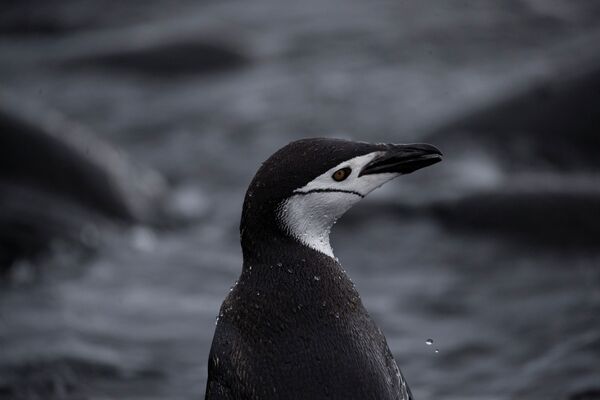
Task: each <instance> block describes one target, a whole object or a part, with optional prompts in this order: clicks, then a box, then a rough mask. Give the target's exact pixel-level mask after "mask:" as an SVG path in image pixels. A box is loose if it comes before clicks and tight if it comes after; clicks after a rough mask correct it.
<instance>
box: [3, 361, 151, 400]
mask: <svg viewBox="0 0 600 400" xmlns="http://www.w3.org/2000/svg"><path fill="white" fill-rule="evenodd" d="M160 378H162V374H161V373H159V372H158V371H156V370H154V369H148V370H146V369H144V370H139V371H137V372H134V373H133V375H132V374H131V373H128V372H125V371H122V370H120V369H119V368H118V367H116V366H114V365H111V364H107V363H102V362H99V361H91V360H85V359H76V358H69V357H64V358H56V359H50V360H40V361H37V362H34V361H30V362H26V363H23V364H17V365H6V366H3V367H2V368H0V396H2V398H10V399H68V400H75V399H86V398H88V396H87V394H86V391H87V389H88V388H89V386H90V385H91V384H92V383H93V382H94V381H102V380H110V381H112V382H118V381H127V380H131V379H150V380H156V379H160Z"/></svg>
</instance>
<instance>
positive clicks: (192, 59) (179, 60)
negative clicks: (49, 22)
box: [66, 39, 248, 78]
mask: <svg viewBox="0 0 600 400" xmlns="http://www.w3.org/2000/svg"><path fill="white" fill-rule="evenodd" d="M247 61H248V60H247V58H246V57H245V56H244V55H243V54H242V52H241V51H240V50H239V49H235V48H234V47H233V46H232V45H229V44H225V43H219V42H211V41H202V40H195V39H183V40H180V41H169V42H152V43H148V44H143V45H141V46H135V47H131V46H130V47H123V48H118V47H117V48H114V49H110V50H108V51H104V52H97V53H94V54H91V55H86V56H81V57H80V58H76V59H73V60H70V61H68V62H66V65H67V66H68V67H71V68H73V67H77V68H79V67H84V68H90V67H91V68H100V69H105V70H114V71H123V72H129V73H134V74H139V75H145V76H150V77H159V78H176V77H179V76H188V75H198V74H206V73H215V72H221V71H228V70H232V69H235V68H238V67H241V66H243V65H245V64H246V63H247Z"/></svg>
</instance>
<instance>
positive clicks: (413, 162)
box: [358, 143, 442, 176]
mask: <svg viewBox="0 0 600 400" xmlns="http://www.w3.org/2000/svg"><path fill="white" fill-rule="evenodd" d="M383 151H384V153H383V154H382V155H380V156H379V157H377V158H375V159H374V160H373V161H371V162H370V163H368V164H367V165H365V167H364V168H363V169H362V171H360V174H359V175H358V176H362V175H367V174H383V173H396V174H410V173H411V172H414V171H416V170H418V169H421V168H425V167H428V166H430V165H433V164H435V163H438V162H440V161H442V152H441V151H440V150H439V149H438V148H437V147H434V146H432V145H430V144H425V143H416V144H390V145H385V149H384V150H383Z"/></svg>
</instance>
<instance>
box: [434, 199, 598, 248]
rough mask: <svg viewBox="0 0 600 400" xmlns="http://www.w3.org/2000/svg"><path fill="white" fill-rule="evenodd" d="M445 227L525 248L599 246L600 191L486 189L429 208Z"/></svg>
mask: <svg viewBox="0 0 600 400" xmlns="http://www.w3.org/2000/svg"><path fill="white" fill-rule="evenodd" d="M432 210H433V213H434V215H435V216H436V217H437V218H438V219H439V220H440V221H441V222H442V223H443V224H444V225H446V226H447V227H449V228H452V229H457V230H463V231H471V232H485V233H488V234H492V235H501V236H503V237H505V238H508V239H510V240H514V241H517V242H520V243H527V244H547V245H551V246H559V247H557V248H560V249H563V250H564V249H565V246H581V245H583V246H598V244H600V192H597V191H596V192H592V191H588V192H579V193H577V192H568V191H544V190H535V191H533V190H522V191H511V190H507V191H505V192H500V191H488V192H479V193H473V194H471V195H467V196H465V197H463V198H460V199H457V200H454V201H448V202H444V203H438V204H435V205H433V206H432Z"/></svg>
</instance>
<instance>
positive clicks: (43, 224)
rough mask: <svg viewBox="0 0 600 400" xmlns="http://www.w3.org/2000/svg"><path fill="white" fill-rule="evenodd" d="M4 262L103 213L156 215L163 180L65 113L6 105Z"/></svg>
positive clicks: (0, 249)
mask: <svg viewBox="0 0 600 400" xmlns="http://www.w3.org/2000/svg"><path fill="white" fill-rule="evenodd" d="M0 131H1V132H2V133H1V134H0V262H1V263H2V264H0V269H2V267H1V266H2V265H3V266H4V267H5V268H6V266H7V265H10V264H11V263H12V261H14V260H15V258H18V257H21V256H29V255H33V254H36V253H38V252H39V251H41V250H43V249H45V248H47V247H48V246H49V245H50V244H51V242H52V240H53V239H56V238H59V239H63V240H67V241H74V242H78V243H83V244H84V245H89V244H90V240H89V239H90V238H89V235H86V234H85V232H84V233H82V229H83V228H84V227H85V226H86V224H88V223H92V224H97V223H100V222H99V221H101V220H110V221H116V222H118V223H124V224H129V223H139V222H155V219H156V218H157V217H158V218H160V212H159V211H160V208H161V203H162V197H163V194H164V189H165V186H164V183H163V182H162V179H161V178H160V176H158V175H157V174H156V173H154V172H152V171H150V170H143V171H142V170H141V169H138V168H135V167H134V166H133V165H131V164H130V163H129V162H128V161H127V160H126V159H125V157H124V156H122V155H121V154H119V153H118V152H117V151H116V150H115V149H113V148H111V147H110V146H108V145H107V144H106V143H103V142H101V141H99V140H98V139H97V138H95V137H93V136H92V135H90V134H89V133H86V132H84V131H83V130H82V129H81V128H79V127H77V126H75V125H73V124H69V123H68V122H66V121H64V120H63V119H61V118H59V117H57V116H52V117H48V118H41V119H35V118H34V117H32V119H31V120H27V119H26V118H25V117H24V116H22V115H19V114H18V113H12V112H11V111H9V110H7V109H4V110H0Z"/></svg>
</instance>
